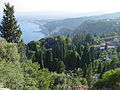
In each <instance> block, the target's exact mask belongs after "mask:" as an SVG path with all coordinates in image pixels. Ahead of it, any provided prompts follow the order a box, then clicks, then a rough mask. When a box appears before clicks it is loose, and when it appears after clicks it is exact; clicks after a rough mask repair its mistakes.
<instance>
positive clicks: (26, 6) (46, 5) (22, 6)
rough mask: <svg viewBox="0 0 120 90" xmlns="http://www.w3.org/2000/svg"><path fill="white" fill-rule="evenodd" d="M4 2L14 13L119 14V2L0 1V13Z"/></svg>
mask: <svg viewBox="0 0 120 90" xmlns="http://www.w3.org/2000/svg"><path fill="white" fill-rule="evenodd" d="M4 2H10V3H11V4H12V5H14V6H15V11H16V12H53V13H90V12H100V13H102V12H104V13H111V12H120V0H0V12H1V11H2V9H3V6H4Z"/></svg>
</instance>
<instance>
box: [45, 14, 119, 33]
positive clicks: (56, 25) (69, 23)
mask: <svg viewBox="0 0 120 90" xmlns="http://www.w3.org/2000/svg"><path fill="white" fill-rule="evenodd" d="M119 17H120V12H117V13H112V14H104V15H97V16H88V17H80V18H68V19H64V20H56V21H51V22H48V23H46V24H45V25H44V29H43V31H46V32H47V33H48V34H50V35H61V34H62V35H64V34H65V35H66V34H67V32H68V33H70V32H73V31H74V30H75V31H76V28H77V29H78V27H79V26H80V25H81V24H82V23H83V22H84V21H86V20H102V19H106V20H107V19H116V18H119Z"/></svg>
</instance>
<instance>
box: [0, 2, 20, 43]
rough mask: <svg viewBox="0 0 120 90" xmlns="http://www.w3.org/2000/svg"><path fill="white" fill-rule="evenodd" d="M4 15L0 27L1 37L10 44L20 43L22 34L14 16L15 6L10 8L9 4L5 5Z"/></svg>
mask: <svg viewBox="0 0 120 90" xmlns="http://www.w3.org/2000/svg"><path fill="white" fill-rule="evenodd" d="M3 14H4V15H3V19H2V22H1V25H0V36H1V37H3V38H5V39H6V40H7V41H8V42H14V43H18V42H19V40H20V36H21V34H22V32H21V30H20V28H19V25H17V21H16V18H15V16H14V6H10V4H9V3H7V4H5V8H4V10H3Z"/></svg>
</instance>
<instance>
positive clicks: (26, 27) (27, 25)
mask: <svg viewBox="0 0 120 90" xmlns="http://www.w3.org/2000/svg"><path fill="white" fill-rule="evenodd" d="M19 24H20V28H21V31H22V37H21V38H22V39H23V40H24V42H25V43H28V42H30V41H32V40H34V41H36V40H40V39H41V38H43V37H45V35H44V34H43V33H41V32H39V31H41V29H40V28H39V25H37V24H34V23H31V22H28V21H21V22H19Z"/></svg>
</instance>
